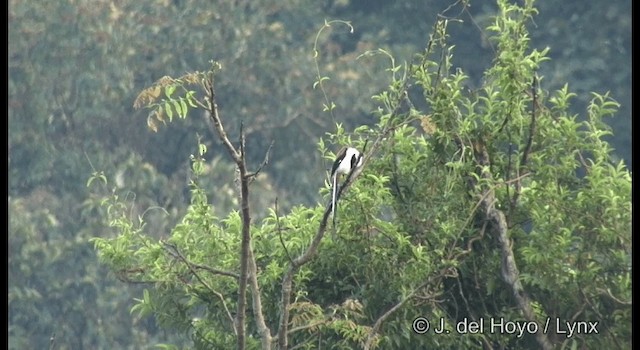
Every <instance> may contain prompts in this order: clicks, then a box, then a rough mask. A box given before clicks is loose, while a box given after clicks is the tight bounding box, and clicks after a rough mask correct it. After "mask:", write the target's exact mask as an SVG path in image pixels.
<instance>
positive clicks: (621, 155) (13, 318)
mask: <svg viewBox="0 0 640 350" xmlns="http://www.w3.org/2000/svg"><path fill="white" fill-rule="evenodd" d="M452 4H453V5H454V6H453V7H452V8H451V9H449V11H448V12H443V11H445V9H447V7H448V6H449V5H452ZM535 6H536V7H537V9H538V11H539V14H538V15H537V16H535V17H534V18H533V21H532V23H531V25H529V26H528V29H529V31H530V38H531V42H530V45H531V47H532V48H537V49H544V48H546V47H549V52H548V57H549V58H550V60H549V61H546V62H543V63H542V64H541V66H540V69H539V71H538V72H537V73H538V75H539V76H540V77H542V79H541V80H540V86H541V88H543V89H545V90H549V91H555V90H558V89H561V88H562V87H563V86H564V85H565V83H567V84H568V87H569V89H570V90H571V91H572V92H574V93H576V97H575V98H573V99H572V100H571V105H570V107H569V108H570V109H569V111H570V113H571V114H576V115H580V116H581V117H580V118H584V117H583V116H584V113H585V110H586V109H587V105H588V103H589V101H590V100H591V98H592V97H593V96H592V95H591V93H590V92H592V91H593V92H597V93H606V92H608V91H609V92H610V96H611V97H613V98H614V99H615V100H616V101H617V102H618V103H619V104H620V107H619V109H618V112H617V113H616V114H615V116H614V117H613V118H607V119H605V122H606V123H607V124H608V125H609V126H610V128H611V130H612V132H613V135H611V136H607V137H606V138H605V139H606V140H607V141H609V142H610V143H611V146H612V147H613V148H614V151H613V153H612V163H614V164H615V163H618V162H619V161H620V160H622V161H623V162H624V164H625V165H626V167H627V168H628V169H629V171H631V170H632V163H631V0H613V1H606V2H605V1H560V0H543V1H538V2H536V4H535ZM461 8H462V7H461V6H460V3H459V2H458V3H454V2H453V1H428V0H426V1H417V0H405V1H382V0H380V1H379V0H371V1H365V0H335V1H332V0H323V1H309V0H284V1H281V0H278V1H276V0H268V1H259V2H258V1H255V2H253V1H231V0H228V1H227V0H222V1H213V2H212V1H204V0H140V1H130V2H127V1H118V0H110V1H103V0H100V1H88V0H63V1H53V2H37V1H32V0H19V1H10V2H9V38H8V41H9V67H8V71H9V81H8V86H9V96H8V110H9V135H8V136H9V146H8V147H9V154H8V164H9V168H8V169H9V174H8V203H9V223H8V226H9V234H8V243H9V245H8V272H9V275H8V284H9V285H8V302H9V314H8V320H9V328H8V333H9V348H10V349H29V348H30V349H44V348H47V347H49V346H50V345H52V344H53V347H55V348H60V349H110V348H123V349H125V348H129V349H138V348H148V347H151V346H152V345H153V344H158V343H174V344H183V345H185V346H186V345H188V344H190V342H189V337H188V335H187V334H188V332H184V331H179V330H175V329H171V328H169V329H166V328H161V327H159V325H158V324H157V322H156V321H155V319H154V318H153V317H140V316H139V314H137V313H130V310H131V308H132V306H133V305H134V304H135V302H134V298H142V294H143V289H144V288H148V286H146V285H140V284H128V283H124V282H122V281H120V280H118V278H117V277H118V276H116V275H115V274H114V273H113V272H112V271H111V270H109V269H108V268H107V267H106V266H105V265H103V264H101V263H100V262H99V260H98V258H97V254H96V251H95V249H94V245H93V244H92V243H91V242H90V239H91V238H92V237H103V238H109V237H113V236H114V235H115V234H116V232H115V231H114V229H113V228H111V227H109V225H108V222H107V220H106V219H105V216H104V215H101V214H99V213H102V212H103V211H100V210H101V209H99V208H98V207H99V205H98V204H96V203H99V201H100V198H99V197H98V196H97V195H96V194H95V192H93V189H92V187H93V186H87V182H88V179H89V178H90V177H91V176H92V174H94V175H95V174H96V173H100V172H101V171H103V172H104V175H105V178H106V179H107V184H108V185H107V187H108V189H109V190H113V191H117V193H120V194H123V195H122V198H124V201H125V202H127V203H130V204H131V215H132V217H135V216H137V215H145V218H146V219H148V221H149V223H150V225H151V230H150V231H152V232H156V233H157V236H158V238H159V237H160V236H163V235H166V234H167V233H166V232H168V230H169V229H170V228H171V227H173V226H174V225H175V224H176V223H177V222H178V221H179V220H180V219H181V217H182V216H183V215H184V213H185V211H186V210H187V206H188V205H189V203H190V200H191V194H190V192H189V186H188V184H189V179H190V174H191V172H190V171H191V166H192V165H191V161H190V155H193V154H196V153H197V152H198V142H199V140H201V141H202V142H203V144H205V145H206V146H207V148H208V152H207V155H206V159H207V163H206V168H205V170H204V175H202V176H201V177H200V182H199V184H200V186H202V187H203V188H204V189H205V190H206V192H207V193H209V194H211V197H210V201H211V204H212V205H213V206H214V207H215V212H216V214H217V215H221V216H225V215H226V214H227V213H229V212H231V211H232V210H237V209H238V208H237V197H236V195H235V193H234V191H235V187H234V184H233V176H234V164H233V162H232V161H231V159H230V158H229V157H228V155H227V154H226V153H225V151H224V148H223V147H222V145H221V143H220V142H219V139H218V138H217V137H216V136H215V134H214V132H213V131H212V129H211V128H209V126H208V116H207V115H206V114H204V113H203V112H202V111H193V112H191V113H192V115H190V117H189V118H187V119H185V120H180V121H178V122H173V123H167V124H166V125H161V124H160V126H159V127H158V130H157V132H153V131H151V130H150V128H149V126H148V124H147V116H148V111H146V110H135V109H134V108H133V104H134V99H135V98H136V96H137V95H138V94H139V93H140V91H142V90H143V89H144V88H145V87H148V86H150V85H151V84H153V83H154V82H155V81H157V80H158V79H160V78H161V77H163V76H166V75H169V76H173V77H177V76H181V75H183V74H185V73H187V72H190V71H195V70H206V69H208V67H210V61H211V60H216V61H218V62H220V63H221V65H222V71H221V72H220V74H218V75H217V77H216V79H217V82H216V84H217V85H216V89H217V99H218V100H217V102H218V105H219V109H220V111H221V114H222V117H223V119H224V120H225V127H226V128H227V131H228V133H229V135H232V136H234V135H237V134H238V132H239V128H240V122H241V121H242V122H243V124H244V132H245V133H246V138H247V150H248V154H247V160H248V162H249V163H251V164H260V163H261V162H262V161H263V159H264V155H265V151H266V150H267V148H268V147H269V145H270V143H271V142H272V141H275V142H274V145H273V149H272V150H271V157H270V159H269V164H268V166H266V167H265V168H264V169H263V170H262V173H261V174H260V176H259V177H258V179H257V181H256V182H255V183H254V184H253V185H252V191H253V192H252V206H253V208H252V209H253V212H254V220H259V219H260V218H263V217H265V216H267V212H268V210H269V208H273V207H274V202H275V200H276V198H277V199H278V206H279V208H278V210H279V212H280V213H283V214H284V213H287V212H288V211H290V210H291V209H292V208H294V207H295V206H314V205H317V204H318V203H324V201H325V199H326V197H322V196H321V194H320V193H321V191H320V189H321V188H322V187H323V186H325V183H326V177H327V175H326V172H327V169H329V168H330V166H331V164H330V160H327V159H325V158H323V156H322V154H321V153H320V152H318V143H319V141H320V140H321V138H323V137H326V133H328V132H331V133H333V132H336V130H337V129H336V123H340V124H341V125H342V127H343V128H344V130H346V132H347V133H349V132H351V131H352V130H354V129H355V128H356V127H358V126H361V125H373V124H374V123H376V120H375V119H374V117H373V116H372V111H374V110H375V108H376V104H375V103H374V102H373V100H372V96H373V95H375V94H378V93H380V92H381V91H383V90H384V89H386V87H387V86H388V84H389V73H388V72H387V71H386V69H387V68H389V67H388V65H389V59H388V58H386V56H384V55H377V56H367V55H365V56H362V54H363V53H365V52H367V51H370V50H376V49H378V48H382V49H384V50H385V51H386V52H388V53H390V54H391V55H393V57H394V58H395V60H396V63H397V64H402V62H405V61H410V60H411V59H412V58H413V56H414V55H415V54H416V53H419V52H421V51H423V50H424V48H425V45H427V42H428V40H429V35H430V34H431V33H432V30H433V27H434V23H435V21H436V20H437V19H438V16H437V15H438V14H439V13H445V14H451V15H452V16H454V14H455V16H456V18H458V19H461V20H462V21H451V23H449V26H448V31H449V35H450V37H449V39H448V40H449V42H450V43H452V44H454V45H455V48H454V49H453V51H452V52H453V67H455V68H461V69H462V70H464V72H465V73H466V74H467V75H468V76H469V79H468V80H467V81H465V84H466V88H467V89H468V90H474V89H476V88H478V87H480V86H481V85H482V83H483V81H482V80H483V74H484V72H485V70H486V69H487V67H489V66H490V65H491V64H492V61H493V59H494V55H495V51H494V50H495V48H493V47H492V45H491V44H490V43H489V42H488V41H487V35H488V34H487V32H486V31H485V29H484V28H486V27H487V26H488V25H489V23H490V21H491V18H492V17H493V16H495V15H496V11H497V6H496V5H495V4H494V3H493V2H489V1H471V2H470V6H469V7H468V8H467V10H466V11H461ZM331 19H341V20H345V21H349V22H350V23H351V25H352V26H353V28H354V31H353V33H350V31H349V28H348V27H347V26H345V25H341V24H339V23H335V24H334V25H332V26H331V27H330V28H328V29H326V30H324V31H322V33H321V35H320V36H318V37H317V34H318V31H319V29H320V28H321V27H322V26H323V25H324V23H325V20H331ZM314 43H317V45H318V46H317V48H318V53H319V55H318V57H317V61H316V60H315V59H314V54H313V47H314ZM316 62H317V63H318V67H317V68H318V69H319V74H320V75H322V76H327V77H329V78H330V79H329V80H327V81H324V87H325V88H324V91H322V90H320V89H317V88H316V89H314V86H313V85H314V82H315V81H316V80H317V76H318V71H317V70H316ZM323 92H324V93H326V94H327V96H328V98H329V100H330V101H332V102H333V103H335V106H336V107H335V109H334V110H333V113H327V112H326V111H323V104H325V103H326V99H325V96H324V95H323ZM232 138H233V137H232ZM338 146H339V145H329V147H330V148H331V150H332V151H334V152H335V151H337V149H338ZM425 181H428V179H425ZM93 185H95V184H93ZM325 194H326V192H325ZM155 207H162V208H164V210H150V211H145V210H146V209H148V208H155ZM465 215H466V214H465ZM163 232H164V233H163ZM365 323H366V322H365ZM52 338H53V339H54V340H53V341H51V340H50V339H52ZM622 343H623V344H627V340H624V341H622ZM628 344H630V340H629V341H628Z"/></svg>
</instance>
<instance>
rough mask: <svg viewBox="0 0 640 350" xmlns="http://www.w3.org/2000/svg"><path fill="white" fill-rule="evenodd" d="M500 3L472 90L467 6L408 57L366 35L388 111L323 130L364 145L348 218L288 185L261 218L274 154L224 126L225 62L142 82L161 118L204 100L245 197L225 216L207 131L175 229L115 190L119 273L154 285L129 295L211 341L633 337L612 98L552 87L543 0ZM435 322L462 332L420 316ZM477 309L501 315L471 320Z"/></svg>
mask: <svg viewBox="0 0 640 350" xmlns="http://www.w3.org/2000/svg"><path fill="white" fill-rule="evenodd" d="M498 6H499V9H500V11H499V13H498V14H497V15H496V17H495V19H494V21H493V23H492V24H491V25H490V26H489V27H488V28H487V29H488V31H489V32H491V33H493V35H492V37H491V38H492V45H494V47H495V51H496V55H495V60H494V62H493V66H492V67H490V68H489V69H487V71H486V73H485V79H484V83H483V85H482V86H481V87H480V88H478V89H477V90H474V91H469V90H467V89H466V88H465V86H464V83H465V80H466V79H467V76H466V75H465V74H464V72H463V71H462V70H461V69H454V67H453V66H452V63H451V61H452V57H453V53H454V46H453V45H451V44H450V43H449V42H448V34H447V33H448V28H449V26H451V25H454V24H455V19H451V18H447V17H444V16H443V17H442V18H441V19H439V20H438V21H437V22H436V25H435V26H434V28H433V32H432V34H431V35H430V40H429V43H428V45H427V47H426V48H425V50H424V52H422V53H420V54H417V55H416V58H415V60H413V61H412V62H411V63H407V64H405V65H396V63H395V60H394V59H393V57H392V55H391V54H389V53H387V52H386V51H384V50H377V51H371V52H369V54H372V55H373V54H376V53H377V54H381V55H383V57H389V58H390V62H391V63H390V67H389V68H388V70H387V72H388V74H389V76H390V79H391V82H390V85H389V87H388V89H386V90H385V91H383V92H382V93H380V94H378V95H376V96H374V100H375V101H376V102H377V104H378V108H377V110H376V111H375V112H374V114H375V115H376V117H377V122H376V124H375V125H372V126H366V125H363V126H360V127H358V128H356V129H355V130H354V131H353V133H346V132H344V131H343V130H342V129H340V128H339V129H338V132H337V133H335V134H331V135H328V137H327V140H326V141H325V140H321V142H320V143H319V145H318V148H319V151H320V153H321V154H322V155H323V156H324V157H325V158H327V159H332V157H333V154H332V152H330V151H329V148H330V147H327V143H329V144H330V145H331V146H333V145H341V144H352V145H355V146H356V147H358V148H359V149H362V150H364V151H365V152H364V154H365V155H364V157H363V166H362V167H361V168H358V169H357V170H355V171H354V172H353V173H352V174H350V176H349V177H348V180H347V181H346V182H345V183H344V185H343V186H341V188H340V190H339V193H340V194H341V195H340V197H341V198H340V203H341V206H340V208H341V210H340V211H339V217H338V218H337V226H336V227H335V228H333V227H331V226H330V225H328V218H329V213H330V209H331V208H330V206H329V205H328V204H327V205H317V206H315V207H303V206H298V207H294V208H293V209H292V210H291V211H290V212H289V213H287V214H286V215H283V214H282V213H281V212H280V211H279V209H278V206H277V202H275V203H274V207H273V209H272V210H271V211H270V212H269V213H268V215H266V216H265V217H264V218H263V219H262V220H261V221H260V222H259V223H254V222H253V221H252V217H253V215H252V214H251V207H250V203H251V201H250V198H251V197H250V193H251V192H250V191H249V186H250V184H251V182H252V181H253V179H255V178H256V177H257V176H259V173H260V171H261V169H262V167H263V166H267V165H268V164H267V163H268V157H266V158H265V160H264V161H263V162H262V163H259V164H250V163H248V162H247V159H246V157H245V155H246V141H245V136H244V127H243V126H242V124H240V127H239V128H238V129H237V130H238V131H237V135H238V136H237V138H238V141H236V142H233V141H232V140H233V139H234V138H233V137H231V136H230V135H229V134H228V133H227V132H226V131H225V128H224V127H223V126H224V125H225V122H224V121H223V118H222V116H221V113H220V112H219V111H218V108H217V104H216V102H217V99H218V95H216V93H215V89H214V86H215V81H216V79H215V77H216V76H218V75H223V74H225V73H224V70H223V71H222V72H218V69H219V66H218V65H216V64H213V65H212V67H211V68H210V69H209V70H207V71H204V72H193V73H189V74H186V75H184V76H181V77H178V78H169V77H166V78H163V79H160V80H159V81H158V82H156V84H154V85H152V86H151V87H149V88H147V89H145V90H143V91H142V92H141V94H140V95H139V96H138V99H137V102H136V103H137V105H138V106H139V107H143V106H144V107H148V108H149V109H150V114H149V117H148V123H149V126H150V127H151V128H157V127H158V126H159V125H160V124H161V123H164V122H171V121H172V120H173V118H175V117H180V118H186V117H187V116H188V115H192V114H193V113H191V112H190V111H191V110H192V109H196V108H200V109H204V110H205V111H207V112H208V116H209V117H210V118H211V123H212V125H213V127H214V130H216V133H217V134H216V135H217V137H218V138H219V139H220V140H221V142H222V143H223V145H224V147H225V149H226V150H227V153H228V154H229V156H230V158H231V159H232V160H233V162H234V163H235V165H236V169H237V170H236V179H237V180H236V184H237V191H238V195H239V201H238V202H239V209H238V210H236V211H233V212H231V213H229V214H228V215H226V217H224V218H221V217H219V216H218V215H220V214H218V213H217V212H216V208H215V207H214V206H213V205H212V204H210V198H211V197H214V196H216V193H206V192H205V191H204V190H203V189H202V187H201V186H200V184H199V183H200V181H201V177H202V176H203V174H204V169H205V167H206V161H205V158H204V157H205V155H206V154H207V153H206V151H207V147H206V146H205V145H204V144H203V143H201V144H200V146H199V149H198V152H197V155H196V156H194V157H192V177H191V183H190V188H191V203H190V206H189V208H188V210H187V213H186V214H185V215H184V217H183V218H182V219H181V220H180V222H179V223H178V224H177V225H176V226H175V227H174V228H173V229H172V230H171V232H170V233H167V234H164V233H159V232H149V231H148V230H147V229H146V226H145V225H146V220H144V217H139V218H137V219H136V220H135V221H134V220H132V218H131V217H130V214H129V213H130V210H129V207H128V204H127V202H125V201H123V200H122V197H121V195H120V194H117V193H115V194H113V195H108V196H107V197H106V199H105V208H106V213H107V219H108V222H110V224H111V226H112V227H114V228H116V229H117V231H118V235H117V237H115V238H113V239H105V238H96V239H94V243H95V246H96V248H97V249H98V251H99V252H100V256H101V259H102V261H103V262H105V263H106V264H107V265H108V266H109V267H110V268H111V269H112V270H113V271H114V272H116V274H117V275H118V276H120V278H121V279H123V280H125V281H129V282H138V283H146V284H147V285H148V288H147V289H146V290H145V292H144V293H143V297H142V299H140V300H138V304H137V305H136V306H134V308H133V310H132V311H137V312H139V313H140V314H141V315H154V316H155V317H156V319H157V320H158V321H159V322H160V323H161V324H162V325H164V326H169V327H175V328H177V329H180V330H184V331H186V332H188V333H189V334H190V335H191V337H192V340H193V343H194V345H195V346H196V347H198V348H212V347H225V346H226V347H228V346H229V344H233V343H235V344H237V347H238V348H239V349H244V348H258V347H261V348H263V349H268V348H271V347H273V346H274V345H275V346H277V347H278V348H281V349H287V348H312V347H337V348H355V347H363V348H367V349H368V348H375V347H382V348H407V347H410V346H412V347H438V348H460V347H463V346H464V347H473V348H482V347H486V348H552V347H554V346H563V347H565V346H566V347H569V346H571V347H589V348H591V347H598V346H599V347H604V346H605V344H606V345H610V344H615V345H616V346H617V347H618V348H625V347H627V346H628V345H630V343H631V336H630V334H631V322H630V321H631V308H630V306H631V284H630V283H631V239H630V237H631V227H630V221H631V220H630V216H631V208H630V185H631V180H630V175H629V172H628V171H627V170H626V168H625V166H624V164H623V162H618V163H612V162H611V156H610V152H611V149H610V147H609V145H608V143H607V142H606V141H604V140H603V139H602V137H603V136H605V135H607V134H608V133H609V131H608V129H607V127H606V126H605V124H604V123H603V122H602V118H603V117H605V116H608V115H613V114H614V113H615V111H616V108H617V103H616V102H615V101H613V100H612V99H611V98H610V97H609V96H608V94H593V97H592V100H591V102H590V104H589V106H588V109H587V111H586V114H587V118H586V120H585V121H578V119H577V116H575V115H570V114H569V113H568V112H567V108H568V106H569V102H570V99H571V97H572V96H573V94H572V93H570V91H569V89H568V87H567V86H565V88H563V89H560V90H558V91H556V92H553V93H549V92H547V91H545V90H544V88H543V86H544V77H540V76H538V74H537V71H538V69H539V67H540V65H541V64H542V63H543V62H544V61H545V60H547V58H546V51H547V50H546V49H545V50H536V49H531V48H530V45H529V35H528V32H527V24H528V23H529V22H530V20H531V18H532V17H533V16H534V15H535V13H536V10H535V8H534V7H533V1H525V4H524V5H523V6H518V5H513V4H509V3H508V2H507V1H505V0H499V1H498ZM323 82H324V79H322V77H320V76H319V77H318V85H319V86H320V88H324V83H323ZM191 86H196V87H197V88H198V90H190V88H191ZM219 94H220V95H223V94H224V91H222V92H219ZM327 102H330V101H327ZM326 105H327V107H328V109H329V110H330V109H331V108H330V106H331V104H330V103H327V104H326ZM267 155H268V151H267ZM96 179H97V178H96ZM327 192H328V191H327V190H326V189H323V190H321V193H322V194H325V195H326V194H327ZM333 229H335V233H336V234H335V236H333V235H327V234H326V233H327V231H328V230H329V231H330V230H333ZM157 237H163V238H162V239H158V238H157ZM247 289H248V293H246V292H245V291H246V290H247ZM247 298H250V300H251V306H249V301H248V300H249V299H247ZM422 317H423V318H424V319H423V318H422ZM424 320H431V321H432V324H433V326H434V327H437V324H438V323H437V322H435V321H440V320H442V321H443V323H444V324H445V325H446V327H447V329H448V330H449V331H450V332H449V333H443V334H435V328H434V329H431V330H429V332H428V333H427V334H419V333H420V329H419V327H420V322H417V321H424ZM547 321H549V322H547ZM470 322H477V323H480V322H483V323H484V324H485V327H492V328H491V329H489V328H485V329H484V331H483V332H477V333H474V332H466V333H465V334H458V333H457V332H456V331H460V329H461V328H460V327H461V326H464V325H468V324H469V323H470ZM496 324H497V325H496ZM412 325H413V327H414V329H413V330H412ZM549 325H550V326H549ZM576 325H578V326H580V327H581V328H572V329H574V330H575V329H580V330H581V331H580V332H579V334H571V336H569V335H568V333H567V331H568V329H569V327H570V326H576ZM518 326H520V327H524V328H518ZM583 326H584V327H583ZM549 327H551V328H549ZM594 331H597V332H598V334H597V335H596V334H594ZM589 333H591V334H589Z"/></svg>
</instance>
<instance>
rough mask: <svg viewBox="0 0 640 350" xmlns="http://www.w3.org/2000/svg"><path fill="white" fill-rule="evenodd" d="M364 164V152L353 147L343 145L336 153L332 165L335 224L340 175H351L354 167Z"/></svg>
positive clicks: (332, 206) (332, 204)
mask: <svg viewBox="0 0 640 350" xmlns="http://www.w3.org/2000/svg"><path fill="white" fill-rule="evenodd" d="M361 165H362V154H361V153H360V151H358V150H357V149H355V148H353V147H343V148H342V149H341V150H340V151H339V152H338V154H337V155H336V160H335V161H334V162H333V166H332V167H331V215H332V216H333V221H334V226H335V220H336V217H335V215H336V201H337V199H336V196H337V192H338V177H339V176H340V175H347V176H348V175H349V174H350V173H351V172H352V171H353V169H355V168H357V167H359V166H361Z"/></svg>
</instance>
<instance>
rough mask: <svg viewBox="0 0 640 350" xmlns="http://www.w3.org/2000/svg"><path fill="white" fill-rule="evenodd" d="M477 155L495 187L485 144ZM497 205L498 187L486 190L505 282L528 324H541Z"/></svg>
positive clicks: (546, 345) (543, 343)
mask: <svg viewBox="0 0 640 350" xmlns="http://www.w3.org/2000/svg"><path fill="white" fill-rule="evenodd" d="M474 151H475V153H476V154H475V156H476V162H477V164H478V168H479V169H482V170H481V173H480V176H481V177H482V178H484V179H486V180H489V183H492V182H493V176H492V174H491V173H490V172H489V171H488V170H487V169H490V160H489V154H488V152H487V149H486V147H485V146H484V143H482V142H480V143H479V146H478V147H475V148H474ZM476 185H477V184H474V186H476ZM496 202H497V198H496V196H495V187H489V188H487V189H485V190H484V194H483V196H482V208H483V209H484V215H485V218H486V219H487V220H488V221H489V222H491V223H492V224H493V225H492V228H493V231H494V232H495V233H496V234H497V238H498V243H499V245H500V252H501V254H502V268H501V270H502V278H503V279H504V281H505V282H506V283H507V285H508V286H509V288H510V289H511V292H512V294H513V296H514V298H515V300H516V303H517V304H518V307H519V308H520V310H521V311H522V313H523V314H524V317H525V318H526V319H527V321H534V322H537V320H536V316H535V313H534V312H533V308H532V307H531V299H530V298H529V295H528V294H527V292H526V291H525V290H524V287H523V286H522V283H521V282H520V272H519V271H518V266H517V265H516V260H515V257H514V255H513V250H512V249H511V240H510V239H509V234H508V233H509V228H508V225H507V219H506V216H505V214H504V212H502V211H501V210H499V209H497V208H496V206H495V204H496ZM535 337H536V341H537V342H538V345H540V347H541V348H542V349H545V350H551V349H553V345H552V344H551V342H550V341H549V338H547V335H546V334H544V333H543V332H542V331H539V332H537V333H536V334H535Z"/></svg>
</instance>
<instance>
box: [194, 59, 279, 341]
mask: <svg viewBox="0 0 640 350" xmlns="http://www.w3.org/2000/svg"><path fill="white" fill-rule="evenodd" d="M216 68H219V66H216V64H214V65H213V67H212V69H211V71H210V72H208V74H207V77H206V78H205V80H204V81H203V85H204V88H205V90H206V94H207V100H208V112H209V115H210V116H211V120H212V121H213V125H214V127H215V130H216V132H217V133H218V137H219V138H220V140H221V141H222V143H223V144H224V145H225V147H226V149H227V152H228V153H229V155H230V156H231V158H233V161H234V162H235V163H236V169H237V181H238V183H239V186H240V190H239V192H240V216H241V218H242V243H241V248H240V276H239V283H238V306H237V308H238V309H237V314H236V320H235V328H236V334H237V348H238V350H244V349H245V347H246V321H245V317H246V303H247V295H246V291H247V283H249V284H250V287H251V291H252V300H253V306H254V310H253V311H254V316H255V317H256V322H257V326H258V329H259V332H260V336H261V341H262V347H263V349H270V348H271V342H272V340H271V339H272V337H271V331H270V330H269V328H268V327H267V326H266V324H265V322H264V316H263V312H262V303H261V298H260V289H259V285H258V280H257V276H256V275H257V267H256V262H255V257H254V255H253V251H252V249H251V231H250V230H251V211H250V207H249V180H250V178H251V176H249V175H248V173H247V165H246V152H245V144H246V143H245V135H244V131H243V127H242V124H241V127H240V135H239V138H240V149H239V150H238V149H236V148H235V147H234V146H233V144H232V143H231V141H230V140H229V136H228V135H227V133H226V132H225V130H224V128H223V125H222V121H221V119H220V115H219V113H218V105H217V103H216V99H215V97H216V95H215V88H214V73H215V70H216Z"/></svg>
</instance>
